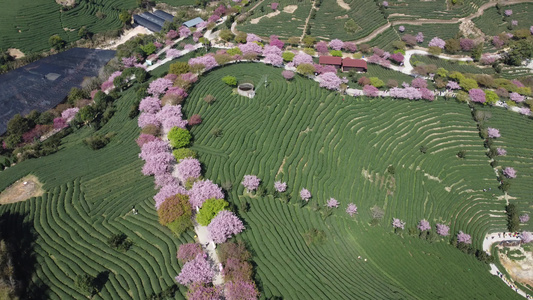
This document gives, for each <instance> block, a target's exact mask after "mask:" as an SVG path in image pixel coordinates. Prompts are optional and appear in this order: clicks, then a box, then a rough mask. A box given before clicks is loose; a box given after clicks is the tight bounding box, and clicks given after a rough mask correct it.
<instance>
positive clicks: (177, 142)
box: [167, 127, 192, 148]
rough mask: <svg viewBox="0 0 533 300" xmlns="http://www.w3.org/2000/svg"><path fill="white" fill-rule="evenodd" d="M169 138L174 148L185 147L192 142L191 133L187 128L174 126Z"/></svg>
mask: <svg viewBox="0 0 533 300" xmlns="http://www.w3.org/2000/svg"><path fill="white" fill-rule="evenodd" d="M167 137H168V140H169V141H170V145H171V146H172V147H173V148H183V147H187V146H189V144H190V143H191V138H192V136H191V133H190V132H189V131H188V130H187V129H183V128H179V127H173V128H172V129H170V131H169V132H168V135H167Z"/></svg>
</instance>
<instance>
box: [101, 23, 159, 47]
mask: <svg viewBox="0 0 533 300" xmlns="http://www.w3.org/2000/svg"><path fill="white" fill-rule="evenodd" d="M138 34H150V31H148V29H146V28H145V27H142V26H137V27H135V28H133V29H130V30H126V31H125V32H124V33H123V34H122V36H121V37H120V38H119V39H117V40H115V41H112V42H111V43H110V44H109V45H107V46H104V47H102V49H116V48H117V47H118V46H119V45H122V44H124V43H125V42H127V41H128V40H129V39H131V38H133V37H134V36H136V35H138Z"/></svg>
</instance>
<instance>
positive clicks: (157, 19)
mask: <svg viewBox="0 0 533 300" xmlns="http://www.w3.org/2000/svg"><path fill="white" fill-rule="evenodd" d="M173 20H174V16H173V15H171V14H169V13H167V12H165V11H162V10H156V11H154V12H153V13H149V12H144V13H142V14H139V15H133V26H143V27H146V28H147V29H148V30H150V31H152V32H160V31H161V30H162V29H163V25H164V24H165V22H172V21H173ZM203 21H204V20H202V18H194V19H192V20H189V21H187V22H185V23H183V26H185V27H189V28H190V27H193V26H196V25H198V24H200V23H201V22H203Z"/></svg>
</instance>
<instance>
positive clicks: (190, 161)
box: [176, 157, 202, 182]
mask: <svg viewBox="0 0 533 300" xmlns="http://www.w3.org/2000/svg"><path fill="white" fill-rule="evenodd" d="M176 169H177V171H178V178H179V179H180V180H181V182H186V181H187V179H189V178H198V177H200V175H201V174H202V167H201V165H200V161H198V160H197V159H196V158H191V157H189V158H184V159H181V160H180V161H179V163H178V164H177V165H176Z"/></svg>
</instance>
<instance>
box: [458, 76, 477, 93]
mask: <svg viewBox="0 0 533 300" xmlns="http://www.w3.org/2000/svg"><path fill="white" fill-rule="evenodd" d="M459 86H461V88H462V89H464V90H466V91H469V90H471V89H477V88H478V87H479V86H478V84H477V81H476V80H475V79H472V78H464V79H462V80H460V81H459Z"/></svg>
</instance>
